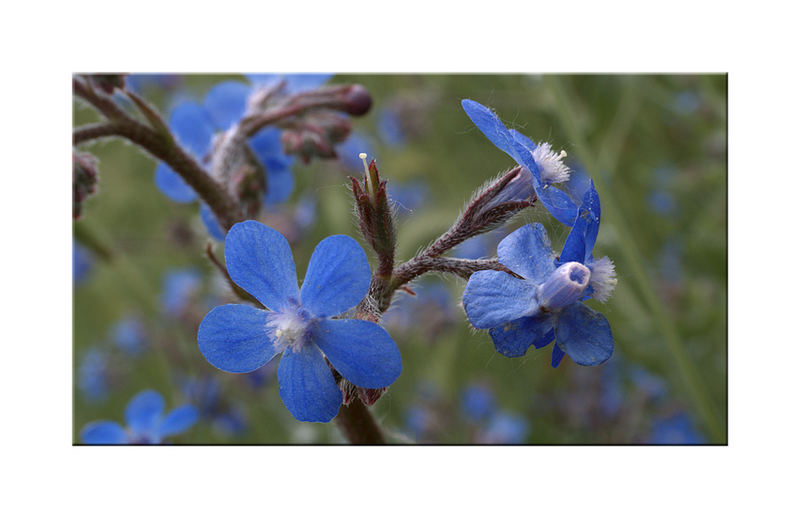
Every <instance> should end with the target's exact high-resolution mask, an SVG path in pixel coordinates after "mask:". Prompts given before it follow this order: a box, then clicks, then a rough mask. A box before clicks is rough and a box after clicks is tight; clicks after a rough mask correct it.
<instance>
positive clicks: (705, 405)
mask: <svg viewBox="0 0 800 518" xmlns="http://www.w3.org/2000/svg"><path fill="white" fill-rule="evenodd" d="M545 82H546V84H547V86H548V88H549V89H550V91H551V93H552V95H553V98H554V99H555V100H556V110H555V112H556V115H557V116H558V117H559V119H560V120H561V124H562V125H563V127H564V129H565V131H566V133H567V136H568V137H569V139H570V140H571V141H572V143H573V145H574V147H575V148H576V150H577V154H578V155H579V156H580V157H581V159H582V160H581V161H582V163H583V164H584V165H585V167H586V168H587V170H589V172H590V173H591V176H592V178H593V179H594V181H595V183H596V184H597V186H598V187H599V189H598V190H599V191H602V193H603V198H604V199H605V200H606V203H605V204H604V205H603V209H604V216H605V217H606V218H607V219H608V220H609V221H610V222H611V224H612V225H613V226H614V227H615V228H616V229H617V231H618V232H619V234H621V235H623V236H632V234H631V232H630V231H629V229H628V225H627V223H626V220H625V218H623V217H622V216H621V214H620V212H619V211H618V210H617V204H616V203H615V201H614V197H613V194H612V190H611V189H610V188H608V186H607V185H606V183H605V181H604V180H603V179H602V176H601V175H599V174H597V173H598V170H613V169H614V167H615V165H616V164H615V163H616V161H617V157H616V156H612V155H611V153H610V152H609V153H606V154H605V155H602V158H603V159H604V161H603V162H600V160H599V159H598V160H597V162H593V161H592V160H591V158H592V157H594V156H597V154H596V153H593V152H592V150H591V149H590V148H589V146H588V144H587V142H586V140H585V138H584V135H583V134H582V132H581V131H580V129H579V128H577V126H576V125H575V123H574V122H573V121H574V120H575V116H574V114H573V113H572V112H573V107H574V105H575V104H574V102H572V99H570V98H569V94H568V93H567V92H566V89H565V86H564V85H563V83H561V80H560V79H559V78H556V77H552V76H550V77H546V78H545ZM628 94H630V92H628V93H627V94H626V95H625V96H623V100H622V103H621V108H620V110H623V109H625V110H629V112H628V115H626V116H625V117H623V118H624V119H626V120H627V121H626V122H625V124H622V125H620V126H619V127H617V128H616V130H617V131H616V133H618V134H619V135H620V144H619V146H617V149H619V148H620V147H621V142H622V141H623V140H624V138H622V135H624V134H627V132H628V131H629V129H630V126H631V122H632V117H633V114H634V113H635V110H630V109H629V108H627V103H628V102H629V101H626V98H627V97H629V95H628ZM614 154H615V155H617V156H618V155H619V153H618V152H615V153H614ZM593 165H594V167H593ZM619 244H620V249H621V251H622V254H623V256H624V257H625V261H626V264H627V265H628V266H629V267H630V270H631V274H632V276H633V278H634V280H635V281H636V283H637V285H638V286H639V289H640V291H641V293H642V295H643V296H644V299H645V303H646V304H647V306H648V307H649V309H650V312H651V314H652V316H653V318H654V320H655V323H656V325H657V326H658V328H659V330H660V331H661V334H662V335H663V336H664V338H665V340H666V342H667V347H668V350H669V353H670V355H671V358H672V359H674V361H675V364H676V365H677V367H678V370H679V371H680V374H681V377H682V378H683V380H684V382H685V387H686V391H687V393H688V395H689V397H690V399H691V401H692V403H693V405H694V407H695V408H696V410H697V411H698V413H699V414H700V416H701V418H702V419H703V422H704V424H705V427H706V429H707V430H708V431H709V433H710V435H711V437H712V440H714V441H715V442H720V443H722V442H725V441H726V437H727V434H726V432H725V424H724V423H723V421H722V419H721V418H720V416H719V414H718V413H717V412H716V409H715V407H714V404H713V403H712V401H711V398H710V397H709V395H708V391H707V390H705V387H704V386H703V382H702V381H701V380H700V377H699V375H698V373H697V370H696V368H695V366H694V364H693V363H692V362H691V360H690V359H689V356H688V354H687V352H686V349H685V346H684V343H683V341H682V340H681V337H680V336H679V334H678V332H677V330H676V326H675V324H674V323H673V322H672V320H671V318H670V316H669V314H668V313H667V310H666V309H665V308H664V304H663V303H662V301H661V299H660V298H659V297H658V295H657V294H656V290H655V288H654V287H653V283H652V282H651V279H650V276H649V275H648V274H647V271H646V270H645V268H644V266H643V265H644V260H643V258H642V255H641V253H640V252H639V249H638V247H637V246H636V243H635V242H634V240H633V239H620V240H619Z"/></svg>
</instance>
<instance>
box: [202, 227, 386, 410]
mask: <svg viewBox="0 0 800 518" xmlns="http://www.w3.org/2000/svg"><path fill="white" fill-rule="evenodd" d="M225 262H226V264H227V267H228V272H229V273H230V276H231V278H232V279H233V281H234V282H235V283H236V284H238V285H239V286H240V287H242V288H243V289H244V290H245V291H247V292H248V293H250V294H251V295H253V296H254V297H255V298H256V299H258V301H259V302H261V303H262V304H264V306H266V307H267V308H269V309H268V310H261V309H256V308H253V307H251V306H244V305H239V304H228V305H225V306H218V307H216V308H214V309H213V310H211V312H209V313H208V315H206V317H205V318H204V319H203V322H202V323H201V324H200V329H199V330H198V332H197V342H198V344H199V346H200V352H201V353H203V356H205V358H206V360H208V362H209V363H211V365H213V366H215V367H217V368H218V369H221V370H224V371H227V372H237V373H238V372H251V371H254V370H256V369H258V368H259V367H261V366H262V365H264V364H266V363H267V362H268V361H270V360H271V359H272V358H274V357H275V356H277V355H278V354H281V355H282V356H281V360H280V363H279V365H278V386H279V390H280V396H281V399H282V400H283V403H284V404H285V405H286V408H288V409H289V412H291V414H292V415H293V416H294V417H295V418H296V419H297V420H299V421H313V422H328V421H330V420H331V419H333V418H334V417H335V416H336V414H337V413H338V411H339V406H340V405H341V403H342V394H341V391H340V390H339V387H338V385H337V383H336V381H335V379H334V377H333V373H332V372H331V369H330V367H329V366H328V364H327V363H326V361H325V359H326V358H327V360H328V361H330V363H331V364H332V365H333V367H334V368H335V369H336V370H337V371H338V372H339V373H340V374H341V375H342V376H343V377H344V378H345V379H347V380H349V381H350V382H352V383H353V384H354V385H356V386H358V387H363V388H382V387H387V386H389V385H391V384H392V383H394V381H395V380H396V379H397V377H398V376H399V375H400V371H401V368H402V367H401V360H400V351H399V350H398V349H397V346H396V345H395V343H394V341H393V340H392V338H391V337H390V336H389V334H388V333H387V332H386V331H385V330H384V329H383V328H382V327H380V326H379V325H377V324H375V323H372V322H367V321H365V320H351V319H334V318H333V317H336V316H337V315H341V314H342V313H344V312H345V311H347V310H349V309H351V308H353V307H354V306H356V305H357V304H358V303H359V302H361V300H362V299H363V298H364V296H365V295H366V294H367V290H368V288H369V283H370V269H369V263H368V262H367V256H366V254H365V253H364V250H363V249H362V248H361V247H360V246H359V245H358V243H356V241H355V240H353V239H352V238H350V237H348V236H331V237H328V238H326V239H324V240H322V241H321V242H320V243H319V245H317V247H316V249H315V250H314V253H313V254H312V256H311V261H310V262H309V265H308V270H307V272H306V275H305V279H304V281H303V286H302V288H300V289H299V290H298V288H297V275H296V273H295V267H294V261H293V259H292V252H291V249H290V248H289V243H288V242H287V241H286V238H285V237H283V235H282V234H280V233H279V232H278V231H276V230H273V229H271V228H269V227H267V226H265V225H262V224H261V223H258V222H256V221H245V222H242V223H237V224H236V225H234V226H233V227H231V230H230V231H229V232H228V236H227V237H226V239H225Z"/></svg>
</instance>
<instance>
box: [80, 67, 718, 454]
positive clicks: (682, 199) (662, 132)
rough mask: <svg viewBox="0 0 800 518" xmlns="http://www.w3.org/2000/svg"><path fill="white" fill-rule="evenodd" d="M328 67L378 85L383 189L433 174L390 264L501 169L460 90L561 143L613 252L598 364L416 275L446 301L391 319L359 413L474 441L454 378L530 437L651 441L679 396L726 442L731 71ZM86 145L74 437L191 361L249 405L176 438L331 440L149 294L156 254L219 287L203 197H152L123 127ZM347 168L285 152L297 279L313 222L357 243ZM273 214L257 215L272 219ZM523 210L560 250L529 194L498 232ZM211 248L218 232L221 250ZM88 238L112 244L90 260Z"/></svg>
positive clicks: (679, 404)
mask: <svg viewBox="0 0 800 518" xmlns="http://www.w3.org/2000/svg"><path fill="white" fill-rule="evenodd" d="M225 78H226V77H225V76H186V77H184V78H183V80H182V82H181V84H180V87H179V89H178V91H177V93H176V92H167V91H166V90H163V89H157V88H151V89H148V90H146V91H145V92H144V93H145V96H146V97H148V98H150V99H151V100H153V101H154V102H155V104H156V105H157V106H159V107H160V108H161V109H162V111H163V112H164V113H166V112H167V110H168V109H169V106H171V105H172V103H174V102H175V99H176V98H195V99H198V100H199V99H202V96H203V95H204V94H205V92H206V91H207V90H208V88H209V87H210V86H212V85H213V84H215V83H216V82H218V81H220V80H222V79H225ZM333 82H335V83H350V82H358V83H361V84H363V85H365V86H366V87H367V89H368V90H369V91H370V92H371V93H372V95H373V100H374V104H373V110H372V111H371V112H370V113H369V114H368V115H367V116H365V117H363V118H360V119H354V121H353V122H354V127H355V129H356V131H358V132H359V133H361V134H363V135H366V136H367V138H369V139H371V142H372V143H373V149H372V150H371V153H372V154H374V155H375V156H376V157H377V161H378V166H379V168H380V171H381V175H382V176H383V177H385V178H387V179H388V180H389V183H390V186H391V185H392V184H393V183H395V184H401V183H404V182H407V181H412V180H423V181H425V182H427V183H428V185H429V186H430V194H429V197H428V200H427V203H426V204H425V205H423V206H422V207H420V208H418V209H416V210H415V211H414V212H413V214H411V215H408V216H404V217H402V218H401V220H400V227H399V250H398V260H400V261H402V260H406V259H409V258H410V257H412V255H413V254H414V253H415V252H416V251H417V250H418V249H420V248H421V247H423V246H424V245H426V244H427V243H428V242H430V241H431V240H432V239H434V238H435V237H436V236H437V235H438V234H439V233H440V232H441V231H443V230H445V229H446V228H447V227H449V225H450V224H451V223H452V221H453V220H454V218H455V217H456V216H457V214H458V212H459V210H460V209H461V208H462V207H463V204H464V202H465V201H466V200H467V199H468V197H469V195H470V194H471V192H472V191H473V190H474V189H476V188H477V187H478V186H479V185H481V184H482V183H483V182H484V181H486V180H487V179H489V178H491V177H493V176H494V175H496V174H497V173H498V172H501V171H504V170H507V169H508V168H509V167H511V166H512V162H511V159H510V158H509V157H507V156H506V155H505V154H504V153H502V152H501V151H499V150H497V149H496V148H494V146H492V144H491V143H490V142H489V141H488V140H486V139H485V137H483V135H481V134H480V132H479V131H478V130H477V129H476V128H475V127H474V126H473V125H472V123H471V122H470V121H469V119H468V118H467V117H466V115H465V114H464V113H463V111H462V110H461V105H460V101H461V99H463V98H471V99H474V100H476V101H478V102H481V103H483V104H485V105H487V106H490V107H492V108H494V109H495V110H496V112H497V113H498V115H499V116H500V117H501V119H502V120H503V121H504V122H505V123H506V124H507V125H508V126H509V127H514V128H516V129H518V130H519V131H521V132H523V133H525V134H527V135H529V136H530V137H531V138H532V139H533V140H535V141H543V140H544V141H548V142H550V143H551V144H552V145H553V148H554V149H556V150H558V149H564V150H566V151H567V152H568V154H569V159H570V160H572V161H573V162H572V164H573V165H575V164H578V163H579V164H580V165H581V166H582V167H583V168H584V169H585V170H586V171H587V172H589V174H590V175H591V176H592V178H594V179H595V182H596V184H597V189H598V192H599V194H600V198H601V201H602V204H603V222H602V225H601V228H600V234H599V238H598V242H597V245H596V248H595V254H597V255H599V256H602V255H608V256H609V257H610V258H612V259H613V260H614V261H615V263H616V267H617V274H618V279H619V283H618V286H617V289H616V291H615V293H614V295H613V296H612V298H611V299H610V300H609V302H608V303H606V304H605V305H601V304H591V305H593V306H594V307H595V308H596V309H599V310H601V311H602V312H603V313H604V314H605V315H606V316H607V317H608V319H609V321H610V322H611V326H612V330H613V332H614V336H615V340H616V349H615V352H614V356H613V357H612V359H611V360H610V361H609V362H608V363H606V364H604V365H603V366H600V367H594V368H586V367H580V366H577V365H575V364H573V363H572V362H571V361H570V360H569V359H565V360H564V362H563V363H562V365H561V366H560V367H559V368H558V369H552V368H551V367H550V349H551V348H549V347H548V348H546V349H542V350H533V349H531V350H530V351H529V352H528V354H527V355H526V356H525V357H523V358H521V359H509V358H505V357H503V356H501V355H500V354H498V353H496V352H495V350H494V348H493V346H492V343H491V340H490V339H489V337H488V335H487V334H486V333H483V332H478V333H476V332H474V331H472V330H471V329H470V327H469V325H468V324H467V322H466V319H465V318H464V316H463V311H462V310H461V309H460V307H457V304H459V301H460V294H461V291H462V289H463V286H464V281H462V280H460V279H452V278H443V277H438V276H431V278H429V279H428V280H429V281H433V282H435V283H442V284H444V285H445V286H446V287H447V289H448V290H449V291H450V293H451V295H452V304H451V306H452V309H453V312H454V316H453V319H452V323H451V324H449V325H445V326H443V328H442V329H436V330H435V333H431V330H430V329H426V326H425V325H420V323H417V325H414V326H412V329H409V330H407V331H399V330H394V331H392V334H393V337H394V338H395V340H396V341H397V343H398V345H399V346H400V349H401V352H402V354H403V374H402V375H401V377H400V379H399V380H398V381H397V383H396V384H395V385H394V386H392V387H391V389H390V390H389V391H388V393H387V394H386V395H385V396H384V397H383V398H382V399H381V400H380V401H379V402H378V403H377V404H376V405H375V406H374V407H373V409H374V414H375V415H376V417H377V418H378V420H379V421H380V422H381V423H382V425H383V426H384V427H385V428H386V430H387V431H388V432H389V434H390V436H391V437H392V440H393V441H396V442H406V441H409V440H412V439H413V435H414V434H413V433H412V432H410V431H409V430H408V429H407V427H406V417H407V415H408V413H409V411H410V410H411V409H412V408H413V407H415V406H417V405H424V406H426V407H427V408H430V409H432V412H433V414H434V415H435V418H434V422H433V423H430V427H429V428H430V429H429V430H428V431H427V432H426V433H425V434H424V435H422V436H419V437H417V438H418V439H420V440H423V441H429V442H438V443H463V442H472V441H474V440H475V427H474V426H473V425H470V424H469V423H467V422H466V420H465V419H464V418H463V416H462V415H461V411H460V403H459V401H460V397H461V392H462V391H463V389H464V388H465V387H466V386H468V385H469V384H470V383H473V382H476V381H479V382H482V383H485V384H486V385H487V386H489V387H490V388H491V389H492V390H493V391H494V393H495V396H496V400H497V402H498V406H499V407H501V408H502V409H504V410H506V411H509V412H514V413H517V414H520V415H522V416H524V418H525V419H526V421H527V422H528V424H529V427H528V433H527V436H526V442H529V443H546V444H570V443H581V444H583V443H588V444H595V443H601V444H603V443H634V442H647V440H648V439H647V438H648V437H649V434H650V433H651V432H652V427H653V423H654V422H656V421H657V420H658V419H660V418H662V417H664V416H669V415H674V414H675V413H679V412H686V413H687V414H688V415H689V416H690V418H691V420H692V421H693V422H694V423H695V424H696V427H697V429H698V430H699V431H700V432H701V433H702V434H703V435H704V436H705V437H706V438H707V439H708V440H709V441H710V442H715V443H724V442H727V424H726V420H727V371H726V369H727V342H726V340H727V337H726V328H727V322H726V305H727V190H726V181H727V164H726V156H727V148H726V146H727V133H726V124H727V121H726V116H727V78H726V77H725V76H624V75H608V76H583V75H577V76H543V77H542V76H521V75H503V76H499V75H442V76H436V75H406V76H396V75H359V76H336V77H335V78H334V79H333ZM398 99H402V100H403V102H404V103H405V104H404V106H408V105H410V106H412V107H414V109H413V110H411V111H414V113H413V114H412V115H413V117H412V118H413V120H412V123H413V124H412V126H413V127H414V133H413V134H409V135H408V141H407V144H406V145H405V146H402V147H390V146H387V145H383V144H381V139H380V138H379V133H378V131H377V128H378V123H379V118H380V111H381V109H382V108H384V107H385V106H390V105H392V104H393V103H397V100H398ZM94 120H97V116H96V115H95V114H94V112H93V111H92V110H91V109H89V108H87V107H85V106H83V105H82V104H81V103H79V102H76V103H75V109H74V123H75V125H76V126H77V125H80V124H84V123H87V122H91V121H94ZM82 148H83V149H86V150H88V151H91V152H92V153H94V154H95V155H96V156H97V157H98V158H99V159H100V164H99V168H100V184H99V192H98V194H97V195H95V196H94V197H93V198H91V199H90V200H89V201H88V203H87V204H86V206H85V209H84V216H83V218H82V219H81V220H80V221H78V222H77V223H76V224H75V233H76V237H77V238H78V241H80V242H83V243H85V244H88V245H89V246H90V248H92V249H93V250H94V251H95V258H94V266H93V269H92V271H91V273H90V275H89V278H88V280H87V281H85V282H83V283H80V284H76V285H75V288H74V317H73V320H74V373H75V376H74V377H75V381H76V383H75V385H76V388H75V390H74V418H73V432H74V440H75V442H78V441H79V434H80V430H81V428H82V427H83V426H84V425H85V424H86V423H87V422H89V421H92V420H96V419H113V420H117V421H121V420H122V417H123V412H124V406H125V404H126V403H127V401H128V400H129V399H130V398H131V397H132V396H133V395H134V394H135V393H136V392H138V391H140V390H142V389H145V388H154V389H157V390H159V391H160V392H161V393H162V394H164V395H165V397H166V399H167V402H168V406H174V405H177V404H181V403H183V402H185V401H186V397H185V395H184V394H183V393H182V392H181V389H180V386H181V380H182V379H183V378H184V377H185V376H189V375H192V376H199V377H203V376H211V377H214V378H215V379H217V380H218V381H219V382H220V384H221V387H222V393H223V395H224V397H225V399H226V400H227V401H228V404H229V405H231V406H232V407H235V408H238V409H241V411H242V412H244V413H245V414H246V415H247V422H248V426H247V429H246V431H245V432H244V433H243V434H242V435H239V436H227V435H222V434H220V433H219V431H218V430H216V429H215V428H214V426H212V425H211V424H209V423H208V422H207V421H201V422H200V423H198V424H197V425H196V426H195V427H193V428H192V429H191V430H190V431H189V432H187V433H186V434H184V435H181V436H179V437H176V439H175V442H177V443H288V442H343V439H342V436H341V435H340V433H339V432H338V430H337V429H336V428H335V426H334V425H333V424H330V425H323V424H301V423H297V422H296V421H294V420H293V419H292V418H291V416H290V415H289V413H288V411H286V410H285V408H284V407H283V405H282V403H281V401H280V398H279V397H278V389H277V381H276V380H275V378H274V377H273V378H271V379H269V380H267V382H266V383H265V384H264V385H263V386H261V387H259V388H253V387H251V386H250V385H248V383H246V382H244V381H243V380H242V376H241V375H234V374H228V373H223V372H220V371H217V370H216V369H214V368H213V367H211V365H209V364H208V363H206V362H205V360H204V359H203V358H202V356H201V355H200V353H199V351H198V349H197V345H196V341H195V333H196V323H197V322H199V318H202V314H199V315H198V316H197V320H196V322H187V321H185V320H184V321H176V320H174V319H171V318H169V317H167V316H165V315H164V314H163V311H162V310H161V306H160V294H161V291H162V279H163V275H164V273H165V272H166V271H167V270H168V269H171V268H186V267H192V268H195V269H196V270H197V271H199V272H201V273H203V274H204V277H205V285H204V286H205V289H206V290H207V291H208V292H212V291H215V290H218V287H219V286H220V285H221V283H220V282H218V279H216V280H215V277H216V276H217V274H216V272H215V269H214V268H213V266H212V265H211V264H210V262H209V261H208V260H207V258H205V256H204V247H205V244H206V241H207V239H208V238H207V234H206V232H205V230H204V228H203V226H202V225H201V223H200V221H199V217H198V209H197V205H196V204H189V205H179V204H176V203H173V202H171V201H169V200H168V199H167V198H166V197H165V196H163V195H162V194H161V193H160V192H159V191H158V190H157V189H156V187H155V185H154V183H153V172H154V170H155V165H156V164H155V161H154V160H153V159H151V158H150V157H149V156H147V155H145V154H144V153H143V152H141V151H140V150H138V149H136V148H135V147H134V146H132V145H130V144H128V143H125V142H122V141H119V140H104V141H101V142H98V143H93V144H91V145H87V146H82ZM357 174H359V171H357V170H351V169H348V168H347V167H345V166H343V165H342V164H341V163H331V162H314V163H312V164H310V165H303V164H301V163H298V164H297V165H296V167H295V175H296V176H295V178H296V188H295V192H294V194H293V195H292V197H291V199H290V201H289V203H288V204H287V205H286V209H287V210H289V209H290V208H291V207H292V206H293V204H294V203H295V202H296V201H297V200H298V199H299V197H300V196H301V195H303V194H310V195H312V196H314V197H315V198H316V199H317V217H316V219H315V221H314V223H313V225H312V227H311V229H310V232H309V233H308V235H306V236H305V237H304V238H303V239H302V240H301V241H300V242H297V243H294V244H293V251H294V255H295V260H296V263H297V265H298V274H299V275H300V276H301V278H302V274H303V270H304V269H305V265H306V264H307V261H308V258H309V257H310V254H311V251H312V250H313V248H314V246H315V245H316V244H317V243H318V242H319V241H320V240H321V239H322V238H324V237H325V236H328V235H331V234H348V235H350V236H353V237H355V238H357V239H359V240H360V235H359V233H358V230H357V223H356V221H355V219H354V217H353V212H352V206H351V199H350V193H349V190H348V187H347V182H346V176H347V175H357ZM270 217H271V218H273V219H269V218H268V219H266V220H265V222H267V223H268V224H269V223H270V221H273V220H274V218H275V217H276V216H275V214H273V215H272V216H270ZM533 221H541V222H542V223H543V224H544V225H545V227H546V228H547V229H548V232H549V233H550V236H551V239H552V240H553V242H554V243H553V244H554V248H555V249H559V248H560V246H561V244H562V243H563V240H564V239H565V237H566V235H567V232H568V229H567V228H566V227H564V226H562V225H560V224H559V223H558V222H556V221H555V220H553V219H552V218H551V217H550V216H549V215H548V214H546V213H545V212H544V211H543V210H541V209H532V210H529V211H525V212H523V214H521V215H520V216H518V217H517V218H516V219H514V220H513V221H512V223H511V224H510V225H508V226H507V227H506V229H507V230H513V228H516V227H518V226H520V225H523V224H525V223H528V222H533ZM221 249H222V245H216V253H217V255H218V256H219V257H221V256H222V250H221ZM100 250H103V251H107V252H109V253H110V257H111V259H110V260H104V259H103V257H102V256H101V254H98V253H97V252H98V251H100ZM231 300H232V299H231ZM206 309H207V308H206ZM201 313H202V311H201ZM129 314H134V315H137V316H139V317H140V318H141V319H142V320H143V322H144V323H145V325H146V327H147V329H148V349H147V352H146V353H145V354H144V355H141V356H139V357H128V356H125V355H124V354H121V353H120V352H118V351H116V350H115V349H114V346H113V345H112V344H111V343H110V342H111V341H110V339H109V333H110V329H111V326H112V325H113V324H114V323H115V322H116V321H118V320H119V319H120V318H122V317H123V316H125V315H129ZM423 324H424V323H423ZM90 347H97V348H100V349H103V350H108V351H110V352H111V354H112V355H113V356H112V357H113V362H112V363H113V366H112V367H113V369H112V372H113V376H112V381H111V390H110V392H109V397H108V398H107V399H106V400H104V401H99V402H92V401H89V400H87V399H86V398H85V397H84V396H83V394H82V392H81V391H80V390H79V389H78V388H77V384H78V379H79V369H80V363H81V361H82V358H83V357H84V355H85V353H86V351H87V350H88V349H89V348H90ZM634 366H641V367H642V368H644V369H646V370H647V371H648V372H649V373H651V374H653V375H655V376H658V377H660V378H662V379H663V380H664V384H665V386H666V392H667V396H666V398H661V399H658V400H654V399H647V398H643V397H642V392H641V387H639V386H637V384H636V382H635V380H634V378H633V377H631V376H630V375H628V374H629V373H630V372H631V369H632V368H633V367H634ZM611 378H613V379H612V382H613V384H614V386H616V387H618V388H619V392H620V395H619V397H620V398H621V400H620V401H619V403H618V406H619V408H618V409H617V410H616V411H615V412H613V413H612V415H606V414H607V412H606V413H604V412H602V411H600V407H602V405H603V402H602V397H603V393H604V392H603V390H604V387H607V384H608V383H609V381H608V380H609V379H611ZM604 384H606V385H604ZM431 387H434V388H432V389H431Z"/></svg>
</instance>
